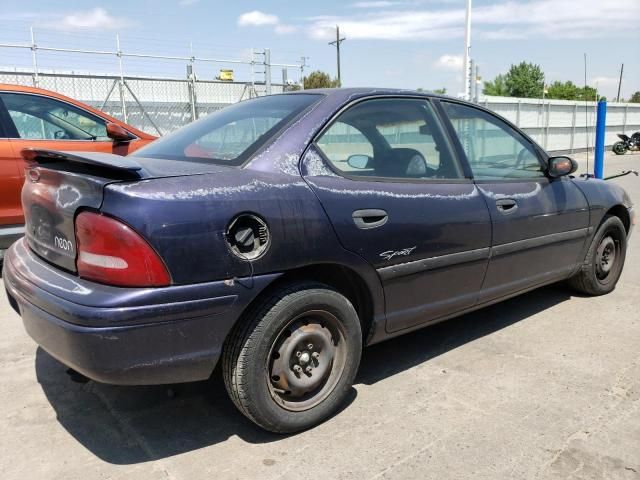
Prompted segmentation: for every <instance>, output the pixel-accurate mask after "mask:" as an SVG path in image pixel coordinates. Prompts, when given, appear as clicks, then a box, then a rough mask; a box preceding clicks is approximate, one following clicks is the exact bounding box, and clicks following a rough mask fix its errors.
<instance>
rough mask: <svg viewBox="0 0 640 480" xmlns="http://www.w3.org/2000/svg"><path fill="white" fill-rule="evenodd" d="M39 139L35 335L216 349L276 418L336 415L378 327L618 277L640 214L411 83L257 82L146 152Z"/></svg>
mask: <svg viewBox="0 0 640 480" xmlns="http://www.w3.org/2000/svg"><path fill="white" fill-rule="evenodd" d="M24 155H25V158H26V159H27V160H28V161H29V162H30V167H29V169H28V172H27V181H26V183H25V186H24V189H23V192H22V202H23V205H24V210H25V215H26V220H27V222H26V237H25V238H24V239H22V240H19V241H18V242H17V243H15V244H14V245H13V246H12V247H11V248H10V250H9V251H8V252H7V255H6V258H5V263H4V279H5V286H6V289H7V294H8V296H9V301H10V302H11V305H12V306H13V307H14V308H15V310H16V311H17V312H18V313H19V314H20V315H21V316H22V318H23V321H24V324H25V327H26V330H27V332H28V333H29V334H30V335H31V336H32V337H33V338H34V340H35V341H36V342H37V343H38V344H39V345H41V346H42V348H43V349H44V350H46V351H47V352H49V353H50V354H51V355H52V356H53V357H55V358H57V359H58V360H60V361H61V362H63V363H64V364H66V365H68V366H69V367H71V368H72V369H74V370H75V371H77V372H79V373H80V374H82V375H85V376H86V377H89V378H91V379H94V380H96V381H100V382H106V383H114V384H158V383H175V382H186V381H194V380H202V379H206V378H208V377H209V376H210V375H211V373H212V371H213V369H214V367H215V366H216V364H217V363H218V362H219V361H221V362H222V363H221V366H222V370H223V374H224V381H225V384H226V387H227V390H228V392H229V395H230V396H231V398H232V399H233V402H234V403H235V404H236V406H237V407H238V409H239V410H240V411H241V412H242V413H243V414H245V415H246V416H247V417H249V418H250V419H251V420H252V421H254V422H255V423H257V424H258V425H260V426H261V427H263V428H265V429H267V430H271V431H274V432H295V431H298V430H301V429H304V428H308V427H310V426H313V425H315V424H317V423H318V422H321V421H322V420H323V419H326V418H327V417H328V416H330V415H331V414H332V413H334V412H335V411H336V410H337V409H338V408H339V406H340V404H341V402H342V401H343V400H344V398H345V395H347V393H348V391H349V390H350V388H351V385H352V382H353V381H354V377H355V375H356V372H357V370H358V364H359V361H360V355H361V352H362V347H363V346H365V345H370V344H373V343H376V342H380V341H382V340H385V339H387V338H390V337H393V336H397V335H400V334H403V333H406V332H409V331H411V330H414V329H417V328H421V327H424V326H425V325H430V324H433V323H435V322H438V321H441V320H445V319H447V318H451V317H453V316H456V315H460V314H462V313H465V312H469V311H471V310H474V309H477V308H480V307H483V306H485V305H489V304H492V303H495V302H498V301H501V300H503V299H505V298H508V297H512V296H514V295H518V294H520V293H522V292H525V291H527V290H531V289H533V288H537V287H539V286H541V285H546V284H549V283H552V282H558V281H561V280H567V279H568V280H569V282H570V283H571V284H572V285H573V286H574V287H575V288H577V289H578V290H579V291H580V292H583V293H585V294H589V295H600V294H605V293H608V292H610V291H611V290H613V289H614V288H615V285H616V282H617V281H618V278H619V277H620V273H621V271H622V267H623V264H624V258H625V252H626V246H627V237H628V235H629V234H630V231H631V229H632V225H633V224H634V223H635V216H634V212H633V209H632V206H631V202H630V200H629V197H628V196H627V194H626V193H625V192H624V191H623V190H622V189H621V188H619V187H617V186H616V185H613V184H610V183H606V182H603V181H599V180H594V179H586V180H584V179H583V180H579V179H576V178H573V177H572V176H571V174H572V173H573V172H574V171H575V169H576V163H575V162H574V161H573V160H572V159H570V158H568V157H563V156H559V157H558V156H557V157H550V156H549V155H548V154H547V153H545V152H544V151H543V150H542V149H541V148H540V147H539V146H538V145H536V143H535V142H533V141H532V140H531V139H530V138H529V137H527V136H526V135H525V134H523V133H522V132H521V131H519V130H518V129H517V128H516V127H515V126H513V125H512V124H510V123H509V122H507V121H505V120H504V119H502V118H500V117H499V116H496V115H495V114H494V113H492V112H490V111H488V110H486V109H484V108H481V107H479V106H477V105H473V104H469V103H465V102H462V101H458V100H455V99H451V98H445V97H438V96H432V95H424V94H420V93H416V92H408V91H397V90H371V89H335V90H316V91H304V92H298V93H293V94H284V95H275V96H269V97H262V98H257V99H254V100H248V101H246V102H242V103H238V104H236V105H233V106H230V107H228V108H225V109H223V110H221V111H219V112H217V113H215V114H212V115H209V116H207V117H206V118H203V119H201V120H199V121H197V122H195V123H193V124H191V125H189V126H187V127H184V128H182V129H181V130H179V131H177V132H175V133H173V134H171V135H168V136H166V137H164V138H162V139H160V140H157V141H156V142H154V143H152V144H150V145H149V146H147V147H145V148H143V149H141V150H139V151H138V152H136V154H135V156H129V157H117V156H113V155H108V154H97V153H86V154H84V153H80V154H79V153H62V152H53V151H45V150H29V151H25V152H24ZM398 355H402V352H398Z"/></svg>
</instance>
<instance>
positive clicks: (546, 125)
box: [544, 101, 551, 150]
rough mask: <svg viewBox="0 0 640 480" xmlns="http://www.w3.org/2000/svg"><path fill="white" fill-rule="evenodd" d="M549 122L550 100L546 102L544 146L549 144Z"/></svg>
mask: <svg viewBox="0 0 640 480" xmlns="http://www.w3.org/2000/svg"><path fill="white" fill-rule="evenodd" d="M550 122H551V102H549V101H548V102H547V121H546V123H545V126H544V148H545V150H546V149H547V147H548V146H549V123H550Z"/></svg>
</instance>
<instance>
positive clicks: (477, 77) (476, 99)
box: [473, 65, 481, 103]
mask: <svg viewBox="0 0 640 480" xmlns="http://www.w3.org/2000/svg"><path fill="white" fill-rule="evenodd" d="M480 81H481V78H480V67H479V66H478V65H476V71H475V78H474V82H473V83H475V84H476V89H475V97H474V99H473V101H474V102H475V103H480Z"/></svg>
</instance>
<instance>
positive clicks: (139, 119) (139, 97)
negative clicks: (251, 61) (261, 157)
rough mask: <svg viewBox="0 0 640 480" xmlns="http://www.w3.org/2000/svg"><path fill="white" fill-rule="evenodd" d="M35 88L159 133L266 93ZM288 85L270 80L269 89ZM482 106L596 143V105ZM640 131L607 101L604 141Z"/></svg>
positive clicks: (556, 144)
mask: <svg viewBox="0 0 640 480" xmlns="http://www.w3.org/2000/svg"><path fill="white" fill-rule="evenodd" d="M0 83H11V84H18V85H29V86H33V85H34V73H33V72H18V71H15V72H10V71H0ZM38 86H39V87H41V88H45V89H48V90H53V91H56V92H59V93H62V94H64V95H67V96H69V97H72V98H75V99H77V100H80V101H82V102H85V103H87V104H89V105H91V106H94V107H96V108H98V109H100V110H103V111H104V112H106V113H108V114H109V115H112V116H114V117H116V118H118V119H121V120H123V121H125V122H127V123H129V124H130V125H132V126H134V127H135V128H138V129H140V130H143V131H145V132H149V133H151V134H154V135H164V134H166V133H168V132H171V131H173V130H176V129H177V128H180V127H182V126H183V125H186V124H188V123H190V122H192V121H194V120H196V119H198V118H200V117H202V116H204V115H208V114H209V113H211V112H214V111H216V110H219V109H220V108H223V107H225V106H226V105H230V104H232V103H236V102H239V101H241V100H245V99H248V98H252V97H256V96H259V95H264V94H266V93H267V90H266V88H265V85H264V83H263V84H258V83H243V82H223V81H213V80H199V79H196V78H195V77H191V78H185V79H175V78H151V77H133V76H123V77H120V76H119V75H84V74H62V73H44V72H39V74H38ZM286 88H287V87H286V86H285V85H283V84H271V85H270V90H271V93H281V92H283V91H284V90H285V89H286ZM479 103H480V104H481V105H483V106H485V107H487V108H489V109H491V110H493V111H494V112H496V113H498V114H500V115H502V116H504V117H505V118H507V119H509V120H510V121H512V122H513V123H515V124H516V125H517V126H518V127H520V128H521V129H522V130H524V131H525V132H526V133H528V134H529V135H530V136H531V137H532V138H533V139H535V140H536V141H537V142H538V143H539V144H540V145H541V146H542V147H544V148H545V149H546V150H549V151H566V152H574V151H579V150H584V149H588V148H592V147H593V145H594V143H595V135H594V130H595V122H596V115H595V110H596V103H595V102H577V101H566V100H542V99H528V98H512V97H482V98H481V99H480V102H479ZM636 131H640V104H633V103H609V104H608V108H607V128H606V144H607V145H612V144H613V143H614V142H616V141H617V140H618V138H617V136H616V134H617V133H628V134H631V133H633V132H636Z"/></svg>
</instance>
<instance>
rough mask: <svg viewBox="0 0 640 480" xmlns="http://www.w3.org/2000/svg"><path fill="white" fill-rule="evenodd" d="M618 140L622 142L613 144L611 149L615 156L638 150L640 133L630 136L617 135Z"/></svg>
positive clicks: (639, 147) (639, 148)
mask: <svg viewBox="0 0 640 480" xmlns="http://www.w3.org/2000/svg"><path fill="white" fill-rule="evenodd" d="M618 138H620V140H622V141H621V142H616V143H614V144H613V147H611V150H612V151H613V153H615V154H616V155H624V154H625V153H627V151H629V150H636V151H638V150H640V132H636V133H634V134H633V135H631V136H629V135H625V134H624V133H618Z"/></svg>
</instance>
